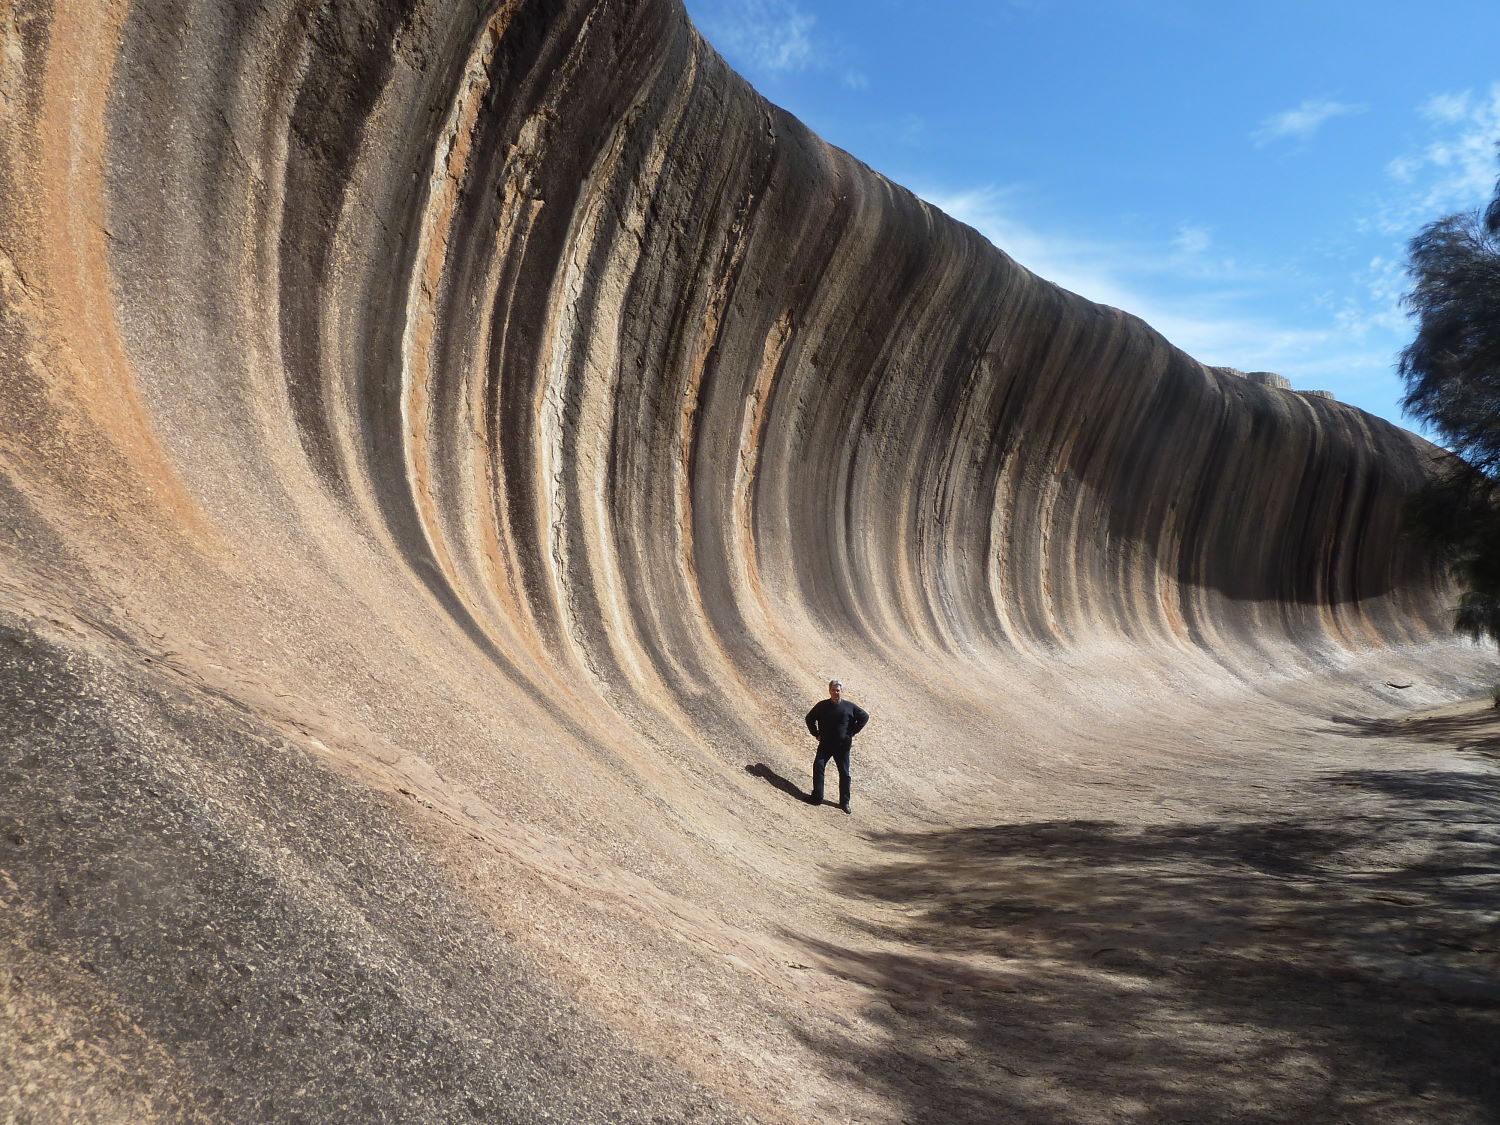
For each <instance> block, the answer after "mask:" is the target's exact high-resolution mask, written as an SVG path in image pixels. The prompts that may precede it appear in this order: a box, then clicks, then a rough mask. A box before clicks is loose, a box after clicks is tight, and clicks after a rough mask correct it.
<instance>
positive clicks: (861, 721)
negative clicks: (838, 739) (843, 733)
mask: <svg viewBox="0 0 1500 1125" xmlns="http://www.w3.org/2000/svg"><path fill="white" fill-rule="evenodd" d="M851 706H852V707H853V708H854V725H853V726H851V727H850V728H849V735H850V737H853V736H854V735H856V734H858V733H859V732H860V731H862V730H864V729H865V724H866V723H868V722H869V721H870V713H869V712H868V711H866V710H865V709H864V708H863V707H861V706H860V705H859V704H858V703H854V704H851Z"/></svg>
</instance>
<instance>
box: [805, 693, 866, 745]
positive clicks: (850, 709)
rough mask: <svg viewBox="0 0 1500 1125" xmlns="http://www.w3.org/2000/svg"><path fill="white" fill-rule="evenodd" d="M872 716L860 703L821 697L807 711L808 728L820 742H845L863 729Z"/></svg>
mask: <svg viewBox="0 0 1500 1125" xmlns="http://www.w3.org/2000/svg"><path fill="white" fill-rule="evenodd" d="M869 721H870V716H869V715H868V714H867V713H866V712H865V710H864V708H862V707H860V706H859V705H858V704H855V703H850V702H849V701H848V700H847V699H841V700H839V701H838V702H837V703H835V702H834V701H833V700H831V699H820V700H818V702H816V703H814V704H813V709H812V710H811V711H809V712H808V713H807V729H808V731H809V733H811V734H812V736H813V737H814V738H816V739H817V740H818V741H819V742H843V741H845V740H846V739H850V738H853V737H854V736H855V735H856V734H858V733H859V732H860V731H862V730H863V729H864V727H865V724H866V723H868V722H869Z"/></svg>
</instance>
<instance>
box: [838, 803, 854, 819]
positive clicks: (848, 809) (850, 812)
mask: <svg viewBox="0 0 1500 1125" xmlns="http://www.w3.org/2000/svg"><path fill="white" fill-rule="evenodd" d="M839 808H840V809H842V810H843V811H844V812H845V813H847V814H848V815H850V816H853V815H854V810H853V809H851V808H850V807H849V806H848V805H840V806H839Z"/></svg>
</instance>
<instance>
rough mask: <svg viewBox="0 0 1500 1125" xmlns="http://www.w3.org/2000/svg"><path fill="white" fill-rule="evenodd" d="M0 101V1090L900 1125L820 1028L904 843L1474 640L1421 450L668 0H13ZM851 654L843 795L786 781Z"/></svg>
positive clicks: (52, 1117) (1379, 697) (140, 1111)
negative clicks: (1418, 517) (1129, 298)
mask: <svg viewBox="0 0 1500 1125" xmlns="http://www.w3.org/2000/svg"><path fill="white" fill-rule="evenodd" d="M0 143H3V147H4V155H3V160H0V417H3V423H0V426H3V431H0V432H3V445H0V470H3V471H0V513H3V515H0V542H3V552H0V593H3V599H0V616H3V622H4V641H3V648H0V655H3V667H4V669H5V676H4V686H3V693H4V706H3V712H0V723H3V726H4V746H3V757H0V762H3V766H0V770H3V772H0V831H3V835H0V995H3V998H4V1017H5V1018H4V1020H3V1021H0V1071H4V1072H5V1073H6V1074H8V1075H9V1077H8V1079H7V1080H6V1082H7V1083H8V1085H4V1086H0V1098H4V1099H5V1100H4V1103H3V1104H4V1106H5V1112H6V1113H7V1114H10V1115H14V1114H16V1113H18V1112H21V1111H22V1110H24V1112H25V1113H29V1114H31V1117H30V1118H25V1117H20V1118H17V1119H18V1120H20V1119H29V1120H34V1121H39V1122H40V1121H64V1120H68V1121H72V1120H99V1121H157V1120H162V1121H166V1120H186V1119H192V1120H213V1121H271V1120H276V1121H282V1120H285V1121H291V1120H306V1121H318V1122H327V1121H339V1120H371V1121H373V1120H381V1121H428V1122H435V1121H460V1120H469V1119H473V1120H493V1121H501V1120H516V1121H526V1122H534V1121H538V1120H541V1119H542V1114H543V1113H544V1112H545V1113H550V1114H551V1115H552V1119H554V1120H567V1121H593V1120H630V1121H637V1120H639V1121H647V1120H673V1121H675V1120H705V1121H707V1120H721V1119H723V1120H738V1119H742V1118H744V1117H755V1118H757V1119H762V1120H807V1119H809V1117H808V1115H809V1114H823V1115H824V1116H825V1119H837V1118H838V1117H839V1115H840V1113H844V1114H845V1115H847V1116H849V1117H850V1119H856V1118H858V1119H868V1120H878V1119H881V1115H882V1114H887V1115H890V1114H894V1113H895V1112H896V1111H895V1110H893V1109H891V1108H890V1107H889V1106H884V1104H883V1103H881V1102H879V1101H878V1099H875V1098H874V1097H873V1095H869V1094H868V1091H866V1092H865V1093H862V1094H861V1093H854V1092H850V1091H849V1085H850V1083H849V1082H848V1081H846V1078H845V1077H844V1076H843V1075H842V1073H841V1072H840V1071H839V1069H838V1067H839V1062H838V1060H837V1053H836V1052H834V1053H833V1054H831V1055H827V1056H825V1054H824V1053H823V1052H821V1051H820V1049H819V1048H818V1046H817V1044H819V1043H822V1042H830V1041H837V1040H838V1039H839V1037H841V1036H844V1037H850V1038H851V1040H857V1039H859V1038H860V1037H862V1036H863V1037H865V1038H869V1037H872V1036H876V1035H878V1034H879V1031H878V1027H877V1025H876V1024H873V1023H870V1022H869V1020H868V1018H867V1017H868V1013H865V1014H863V1015H862V1014H861V1012H862V1011H863V1009H862V1008H861V1004H862V1003H863V1001H862V1000H861V999H860V997H859V995H858V987H859V986H858V982H857V981H856V980H855V979H854V978H852V977H848V976H839V975H836V974H830V973H828V972H823V971H821V969H823V968H824V967H825V961H826V959H827V957H828V956H829V955H828V953H827V951H828V950H831V949H835V948H840V947H847V945H848V943H849V941H850V940H851V939H850V934H851V933H853V932H854V930H853V929H852V927H855V926H856V925H857V924H858V921H859V917H858V916H859V910H860V909H861V908H860V907H857V906H856V905H855V904H853V903H851V902H847V901H844V900H842V899H841V898H840V897H839V887H838V884H837V881H836V880H830V878H829V876H828V872H830V871H831V870H833V869H834V868H835V867H836V866H838V865H840V864H846V863H849V862H854V861H856V860H857V859H858V857H859V856H860V855H861V854H862V853H861V852H860V849H861V848H865V847H867V846H868V839H869V838H870V837H869V836H868V833H870V832H872V831H874V830H877V829H878V830H895V829H901V830H913V829H915V828H917V827H922V826H935V825H947V824H960V823H995V822H997V821H1001V820H1005V819H1007V818H1011V819H1013V818H1016V817H1018V816H1022V815H1025V814H1027V813H1030V812H1036V813H1038V814H1041V813H1044V812H1046V811H1047V810H1049V809H1054V808H1060V807H1062V806H1061V804H1059V802H1063V803H1065V802H1064V799H1063V797H1061V796H1059V794H1063V793H1066V792H1068V791H1070V790H1069V786H1071V785H1074V784H1075V783H1081V780H1087V779H1093V781H1094V782H1097V781H1099V780H1100V779H1101V778H1102V779H1105V780H1106V781H1107V780H1108V778H1109V777H1110V776H1111V775H1112V774H1114V773H1116V772H1118V771H1121V770H1126V769H1136V768H1145V767H1148V766H1149V767H1150V768H1153V769H1157V770H1159V771H1162V776H1167V777H1170V776H1175V774H1174V772H1173V771H1181V772H1182V773H1184V774H1186V773H1187V772H1189V771H1192V772H1195V773H1200V774H1201V773H1202V772H1203V771H1208V773H1210V774H1211V773H1212V770H1213V768H1214V765H1213V763H1214V762H1215V761H1217V760H1221V759H1222V758H1223V756H1225V755H1232V754H1234V753H1235V750H1234V747H1233V746H1232V744H1231V743H1232V740H1231V739H1229V738H1227V737H1225V738H1222V739H1221V738H1217V737H1202V738H1199V737H1190V736H1189V735H1188V734H1186V733H1185V732H1187V731H1190V730H1214V729H1218V730H1220V732H1221V733H1222V729H1223V728H1222V725H1221V727H1220V728H1214V727H1213V722H1214V721H1216V720H1215V719H1214V716H1216V715H1221V714H1228V713H1230V712H1231V711H1232V712H1233V713H1235V714H1244V713H1246V711H1245V708H1246V706H1248V705H1246V704H1245V703H1244V701H1246V700H1251V701H1253V707H1254V708H1256V709H1261V711H1262V712H1263V713H1264V714H1266V715H1274V716H1279V718H1278V719H1277V720H1276V721H1278V722H1282V723H1291V722H1292V721H1293V720H1292V719H1289V718H1288V716H1295V715H1297V714H1301V713H1303V712H1304V711H1309V710H1316V709H1317V708H1323V709H1325V710H1326V701H1327V700H1331V699H1334V698H1337V699H1338V700H1340V701H1341V702H1340V706H1347V707H1351V708H1358V707H1364V708H1365V709H1366V711H1368V712H1369V713H1375V712H1378V711H1380V710H1381V709H1387V710H1388V709H1390V708H1391V707H1394V706H1397V705H1400V704H1406V703H1416V702H1423V701H1433V700H1436V699H1439V698H1443V697H1445V696H1447V695H1450V694H1452V692H1453V691H1454V690H1455V689H1457V688H1461V687H1464V686H1467V685H1468V684H1470V682H1471V680H1470V679H1469V677H1470V676H1471V673H1470V672H1469V671H1467V670H1466V669H1467V668H1468V666H1469V664H1471V663H1472V661H1473V657H1472V656H1471V655H1470V654H1469V653H1468V652H1467V651H1466V650H1464V649H1462V648H1459V647H1457V646H1455V645H1454V644H1453V643H1452V642H1451V641H1450V640H1449V639H1447V635H1446V628H1445V624H1444V622H1445V620H1446V617H1447V612H1448V610H1447V606H1446V597H1447V593H1446V590H1445V589H1444V587H1443V585H1442V583H1441V581H1440V580H1439V578H1438V576H1437V572H1436V570H1435V568H1434V566H1433V565H1432V562H1431V560H1429V559H1427V558H1425V557H1424V556H1422V555H1421V554H1420V553H1417V552H1414V551H1413V550H1412V549H1411V548H1409V547H1408V546H1406V545H1404V544H1403V543H1402V542H1401V541H1400V540H1399V539H1398V537H1397V522H1398V509H1399V505H1400V502H1401V499H1402V496H1403V495H1404V493H1405V492H1406V491H1408V490H1409V489H1410V487H1411V486H1412V484H1413V482H1415V481H1417V480H1419V479H1420V478H1421V476H1422V474H1423V472H1424V462H1425V461H1426V459H1428V458H1429V457H1430V456H1431V455H1432V452H1433V451H1432V449H1431V447H1429V446H1427V445H1426V444H1425V443H1423V442H1421V441H1419V440H1418V439H1416V438H1414V437H1413V436H1411V435H1410V434H1407V433H1405V432H1403V431H1401V430H1398V429H1395V428H1393V427H1392V426H1390V425H1388V424H1386V423H1384V422H1382V421H1379V420H1377V419H1374V418H1372V417H1370V416H1368V415H1366V414H1363V413H1361V412H1360V411H1358V410H1355V409H1352V408H1349V407H1346V406H1343V405H1340V404H1338V403H1334V402H1330V401H1327V400H1324V399H1320V398H1315V397H1305V396H1301V395H1298V394H1296V393H1294V392H1292V391H1289V390H1285V389H1279V388H1277V387H1275V386H1270V385H1264V382H1256V381H1254V380H1251V379H1247V378H1245V377H1242V376H1240V375H1238V374H1237V373H1233V372H1229V371H1227V370H1222V369H1211V368H1205V367H1204V366H1202V365H1200V364H1199V363H1198V362H1196V361H1194V360H1193V359H1192V358H1191V357H1189V356H1187V355H1185V354H1183V353H1182V352H1180V351H1177V350H1176V349H1175V348H1173V347H1172V346H1171V344H1170V343H1168V342H1167V341H1166V340H1164V339H1163V338H1162V337H1161V336H1160V335H1158V334H1157V333H1156V332H1155V331H1153V330H1152V329H1151V328H1150V327H1149V326H1148V325H1146V324H1144V323H1142V322H1141V321H1140V320H1138V319H1136V318H1134V317H1132V316H1130V315H1128V314H1127V313H1125V312H1122V311H1119V310H1116V309H1112V308H1106V307H1102V306H1099V305H1095V304H1092V303H1090V302H1088V301H1085V300H1083V299H1081V298H1079V297H1077V296H1074V295H1073V294H1070V293H1068V292H1065V291H1063V290H1061V289H1059V288H1057V287H1055V286H1053V285H1051V284H1049V283H1047V282H1045V281H1044V280H1041V279H1039V278H1037V277H1035V276H1034V275H1032V274H1031V273H1029V272H1028V271H1027V270H1026V269H1024V268H1023V267H1022V266H1021V265H1018V264H1017V263H1015V262H1013V261H1012V260H1011V259H1010V258H1008V257H1007V256H1006V255H1005V254H1004V253H1003V252H1001V251H1000V250H996V249H995V248H994V247H992V246H990V245H989V244H988V243H987V242H986V241H985V240H984V239H983V238H981V237H980V236H979V235H977V234H976V233H975V232H974V231H972V230H970V229H969V228H967V227H965V226H963V225H961V224H959V223H956V222H954V221H952V220H951V219H949V218H947V217H946V216H944V215H943V214H941V213H939V212H937V211H936V210H934V209H933V208H932V207H931V206H929V205H927V204H925V203H923V202H922V201H920V200H918V199H917V198H915V197H914V196H913V195H912V194H910V193H909V192H907V191H906V190H904V189H902V188H901V187H899V186H897V185H895V184H892V183H890V182H888V181H887V180H885V179H883V178H882V177H880V176H879V175H877V174H875V173H873V172H872V171H871V170H870V169H868V168H867V167H865V166H864V165H862V164H860V163H859V162H858V161H857V160H856V159H854V158H852V157H850V156H849V155H848V154H846V153H843V152H840V151H838V150H835V149H833V148H830V147H829V146H828V145H826V144H824V143H823V142H821V141H820V140H819V139H818V138H817V137H815V136H813V135H812V134H810V133H809V132H808V131H807V130H806V129H805V128H804V127H803V126H801V125H800V124H799V123H798V122H797V121H795V120H793V119H792V118H790V117H788V116H787V115H786V114H785V113H783V112H782V111H780V110H778V109H777V108H776V107H774V106H772V105H770V104H768V103H767V102H766V101H764V100H763V99H762V98H761V97H759V96H758V95H757V94H756V93H755V92H754V91H753V90H752V89H750V88H749V87H748V86H747V85H746V84H745V83H744V82H743V81H742V80H740V79H739V78H738V77H737V76H736V75H734V74H733V73H732V72H731V71H730V70H729V69H728V68H727V67H726V65H725V64H724V62H723V61H722V60H721V59H720V58H719V57H718V56H717V55H716V54H714V52H713V51H712V50H711V49H710V48H709V47H708V46H707V45H706V44H705V43H704V41H703V40H702V39H701V38H699V36H698V35H697V33H696V32H695V31H694V30H693V28H692V27H691V25H690V24H689V22H688V20H687V18H686V16H685V14H684V12H683V11H682V9H681V7H680V6H679V5H678V4H677V3H676V2H675V0H631V2H614V0H430V2H424V0H320V2H313V0H261V2H258V3H254V4H250V3H243V2H237V0H170V2H169V0H134V2H126V0H99V2H92V0H91V2H84V0H57V2H48V0H5V2H3V3H0ZM835 674H836V675H840V676H842V678H843V679H844V680H845V683H846V685H847V686H848V692H849V694H850V696H851V697H852V698H854V699H856V700H857V701H859V702H861V703H862V704H863V705H864V706H866V707H867V708H868V709H869V710H870V711H871V712H873V713H874V715H875V721H874V722H873V723H872V725H871V727H870V729H869V731H868V733H867V734H865V735H863V736H862V737H861V740H860V742H859V746H858V753H857V762H858V766H859V775H858V778H857V785H858V788H857V792H856V816H855V817H853V818H851V819H845V818H843V817H842V816H840V815H839V814H838V813H837V812H836V811H835V810H832V809H812V808H809V807H807V806H805V805H801V804H798V803H796V802H795V801H793V800H791V799H790V797H789V796H788V793H787V792H786V790H787V789H788V788H789V786H788V785H787V783H786V782H787V780H788V779H790V782H792V783H795V784H797V785H801V784H804V782H805V772H804V771H805V768H806V763H807V759H808V757H809V751H810V743H809V740H808V739H807V737H806V734H805V732H804V731H803V729H802V724H801V716H802V714H803V712H804V711H805V710H806V708H807V707H808V706H809V705H810V704H811V703H812V702H813V701H814V700H815V699H816V698H818V697H819V696H820V695H821V694H822V684H823V683H824V682H826V680H827V679H828V678H829V676H830V675H835ZM1388 682H1390V683H1400V684H1403V685H1405V684H1408V683H1410V684H1411V685H1412V686H1411V687H1410V688H1409V689H1408V688H1405V687H1403V688H1401V689H1399V690H1398V689H1396V688H1394V687H1389V686H1387V683H1388ZM1402 692H1405V694H1404V695H1403V694H1402ZM1234 708H1240V710H1238V711H1234ZM1238 721H1239V720H1238V719H1237V720H1236V722H1238ZM747 767H751V768H750V769H747ZM778 779H780V780H778ZM768 781H769V782H770V784H768ZM872 909H873V908H872ZM851 919H852V920H851ZM820 950H821V951H823V952H822V953H820V952H819V951H820ZM820 958H822V959H820ZM853 1085H854V1086H855V1087H857V1086H858V1083H854V1084H853ZM861 1097H865V1098H867V1102H858V1099H859V1098H861ZM850 1099H854V1100H853V1101H851V1100H850ZM856 1102H858V1105H859V1106H860V1107H861V1108H859V1109H858V1113H856V1112H855V1109H853V1108H851V1106H854V1105H855V1103H856ZM18 1107H20V1108H18ZM612 1115H614V1116H612ZM829 1115H832V1116H831V1117H830V1116H829ZM861 1115H863V1116H861ZM891 1119H893V1120H894V1119H895V1118H894V1117H892V1118H891Z"/></svg>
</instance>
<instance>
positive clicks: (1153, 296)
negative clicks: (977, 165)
mask: <svg viewBox="0 0 1500 1125" xmlns="http://www.w3.org/2000/svg"><path fill="white" fill-rule="evenodd" d="M918 194H920V195H921V196H922V198H923V199H925V200H927V202H929V203H931V204H933V205H934V206H935V207H937V208H939V209H940V210H942V211H945V212H947V213H948V214H949V215H951V216H953V217H954V218H955V219H958V220H959V221H960V222H964V223H967V224H969V225H970V226H972V227H973V228H974V229H975V230H977V231H979V233H981V234H983V235H984V236H985V237H986V238H988V239H989V240H990V241H991V242H993V243H994V244H995V245H996V246H998V247H1000V248H1001V249H1002V250H1004V251H1005V252H1006V253H1008V254H1009V255H1010V256H1011V257H1013V258H1015V259H1016V261H1018V262H1020V263H1021V264H1022V265H1023V266H1025V267H1026V268H1027V269H1029V270H1031V271H1032V272H1033V273H1035V274H1037V275H1038V276H1040V277H1044V278H1046V279H1047V280H1048V281H1052V282H1055V283H1056V284H1058V285H1061V286H1062V287H1063V288H1064V289H1070V290H1072V291H1073V292H1074V293H1077V294H1078V295H1079V296H1082V297H1087V298H1088V299H1089V300H1091V301H1098V302H1100V303H1101V304H1106V305H1113V306H1115V307H1116V308H1119V309H1123V310H1124V311H1126V312H1129V313H1133V314H1134V315H1136V316H1139V317H1140V318H1141V319H1142V320H1144V321H1146V322H1147V323H1148V324H1150V325H1151V326H1152V327H1153V328H1155V329H1156V330H1157V331H1158V332H1160V333H1161V334H1162V335H1164V336H1165V337H1166V338H1167V339H1169V340H1171V341H1172V343H1174V344H1176V345H1177V346H1178V347H1180V348H1182V349H1183V350H1184V351H1186V352H1188V353H1189V354H1190V355H1192V356H1194V357H1195V358H1197V359H1200V360H1202V361H1203V362H1205V363H1210V364H1218V365H1222V366H1232V367H1238V368H1240V369H1242V370H1247V371H1249V370H1269V371H1282V372H1284V373H1287V374H1292V375H1293V377H1294V378H1295V377H1298V376H1302V375H1305V376H1307V377H1314V376H1316V377H1322V373H1323V370H1324V369H1337V370H1339V371H1343V372H1345V373H1347V371H1348V370H1349V368H1348V367H1347V366H1344V367H1340V366H1339V361H1337V360H1335V359H1333V358H1331V357H1330V356H1329V351H1330V349H1331V348H1332V347H1333V346H1334V345H1335V344H1337V343H1338V341H1337V340H1336V335H1337V329H1336V326H1335V325H1333V324H1331V323H1330V324H1329V325H1328V326H1327V327H1320V328H1307V327H1304V326H1300V325H1291V324H1284V323H1278V322H1276V321H1275V320H1274V319H1270V318H1267V317H1265V316H1263V315H1259V314H1258V313H1256V312H1254V311H1249V310H1250V309H1253V308H1258V307H1260V305H1261V302H1259V301H1258V300H1257V299H1256V297H1255V295H1254V290H1255V288H1256V284H1257V283H1258V284H1261V285H1264V284H1268V283H1271V282H1272V280H1273V277H1272V276H1271V275H1269V274H1268V273H1267V272H1265V271H1256V270H1251V269H1247V268H1244V267H1240V266H1237V265H1236V264H1235V263H1234V262H1233V261H1231V260H1227V259H1224V260H1219V259H1214V258H1212V257H1211V256H1208V254H1207V252H1208V251H1209V250H1210V249H1211V247H1212V236H1211V234H1210V232H1209V231H1208V230H1207V229H1206V228H1204V227H1202V226H1199V225H1196V224H1192V223H1183V224H1182V225H1180V226H1179V228H1178V232H1177V234H1176V236H1175V237H1174V238H1172V239H1171V240H1170V241H1164V242H1162V243H1157V244H1151V243H1128V242H1108V241H1103V240H1092V239H1084V238H1078V237H1076V236H1072V235H1069V234H1067V233H1064V232H1059V231H1055V230H1041V229H1039V228H1037V227H1035V226H1033V225H1032V224H1030V223H1028V222H1026V221H1024V220H1022V219H1020V218H1018V216H1017V214H1016V210H1017V208H1016V207H1015V205H1014V204H1015V197H1016V193H1015V192H1014V191H1008V190H1003V189H1000V188H997V187H994V186H986V187H980V188H972V189H968V190H963V191H944V190H940V189H933V190H925V191H921V190H919V192H918ZM1210 278H1213V279H1217V280H1218V281H1219V282H1220V283H1221V284H1219V285H1210V284H1205V279H1210ZM1366 350H1367V349H1366ZM1350 361H1351V362H1354V360H1353V357H1351V359H1350ZM1357 362H1358V363H1360V364H1366V363H1367V362H1368V357H1367V356H1363V355H1361V356H1360V357H1358V360H1357ZM1382 362H1384V363H1385V364H1387V365H1388V363H1389V357H1388V356H1387V357H1385V359H1384V360H1383V361H1382Z"/></svg>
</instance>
